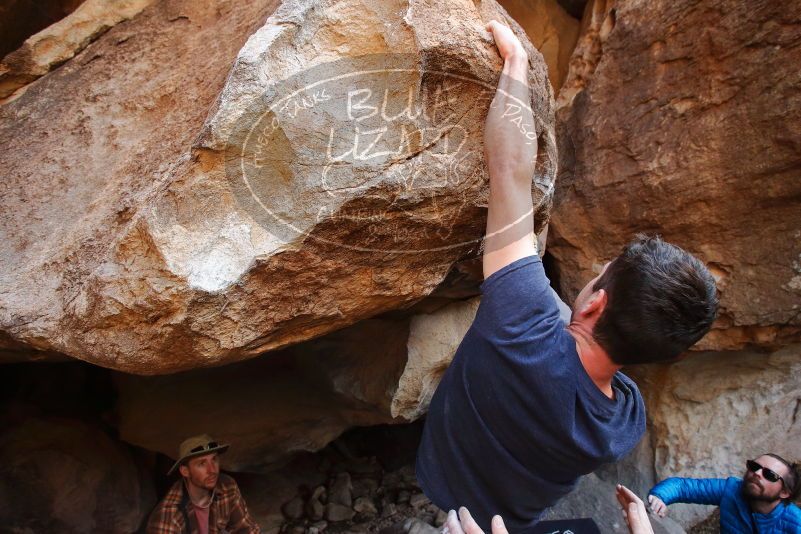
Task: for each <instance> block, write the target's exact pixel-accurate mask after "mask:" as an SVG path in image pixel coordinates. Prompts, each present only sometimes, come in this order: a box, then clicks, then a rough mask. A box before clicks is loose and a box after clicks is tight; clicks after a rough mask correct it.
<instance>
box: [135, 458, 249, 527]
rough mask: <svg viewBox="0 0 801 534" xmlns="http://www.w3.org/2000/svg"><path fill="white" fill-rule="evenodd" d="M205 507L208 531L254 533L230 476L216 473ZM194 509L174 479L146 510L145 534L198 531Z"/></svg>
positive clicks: (241, 499)
mask: <svg viewBox="0 0 801 534" xmlns="http://www.w3.org/2000/svg"><path fill="white" fill-rule="evenodd" d="M210 506H211V507H210V508H209V534H223V533H230V534H256V533H258V532H259V526H258V525H257V524H256V522H255V521H253V519H252V518H251V517H250V514H248V509H247V506H246V505H245V500H244V499H243V498H242V494H241V493H239V486H237V485H236V482H235V481H234V479H233V478H231V477H229V476H228V475H225V474H223V473H220V478H219V479H218V481H217V487H216V488H215V489H214V499H213V500H212V502H211V505H210ZM199 532H200V530H199V529H198V525H197V518H196V517H195V510H194V507H193V506H192V502H191V501H190V500H189V495H188V494H187V492H186V489H185V488H184V481H183V479H181V480H177V481H176V482H175V484H173V485H172V487H171V488H170V491H168V492H167V495H165V497H164V499H163V500H162V501H161V502H160V503H159V504H158V506H156V509H155V510H153V513H152V514H150V520H149V521H148V522H147V534H184V533H186V534H198V533H199Z"/></svg>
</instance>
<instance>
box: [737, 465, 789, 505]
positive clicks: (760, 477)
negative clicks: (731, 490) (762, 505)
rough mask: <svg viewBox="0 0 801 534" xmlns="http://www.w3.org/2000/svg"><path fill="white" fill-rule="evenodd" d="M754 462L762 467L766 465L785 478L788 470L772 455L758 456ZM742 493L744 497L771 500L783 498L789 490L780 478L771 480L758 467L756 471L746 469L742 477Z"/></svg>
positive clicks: (755, 499)
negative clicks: (774, 480)
mask: <svg viewBox="0 0 801 534" xmlns="http://www.w3.org/2000/svg"><path fill="white" fill-rule="evenodd" d="M756 462H757V463H758V464H759V465H761V466H762V467H766V468H768V469H770V470H771V471H773V472H774V473H776V474H777V475H779V476H781V477H782V478H783V479H785V480H786V479H787V475H788V474H789V470H788V468H787V466H786V465H784V464H783V463H782V462H780V461H779V460H777V459H776V458H774V457H772V456H760V457H759V458H757V459H756ZM743 481H744V483H743V493H744V494H745V496H746V498H748V499H750V500H754V501H765V502H773V501H776V500H778V499H784V498H786V497H788V496H789V492H788V491H787V490H786V488H785V487H784V483H783V482H782V481H781V480H777V481H776V482H771V481H769V480H768V479H766V478H765V476H764V473H763V472H762V470H761V469H760V470H759V471H757V472H756V473H754V472H752V471H750V470H748V469H746V471H745V476H744V477H743Z"/></svg>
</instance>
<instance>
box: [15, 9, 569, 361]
mask: <svg viewBox="0 0 801 534" xmlns="http://www.w3.org/2000/svg"><path fill="white" fill-rule="evenodd" d="M272 8H273V4H271V3H255V4H254V3H247V4H241V3H228V2H223V1H219V2H210V3H191V2H186V3H181V2H178V1H173V2H163V3H159V4H157V5H154V6H152V7H151V8H150V9H147V10H145V11H144V12H143V13H141V14H140V15H139V16H138V17H136V19H135V20H133V21H131V23H130V24H123V25H118V26H116V27H114V28H112V29H111V30H110V31H108V32H107V33H106V34H104V35H103V36H102V37H101V38H99V39H98V40H97V41H95V42H94V43H92V44H91V45H90V46H89V47H87V48H86V49H85V50H84V51H83V52H81V53H80V54H78V55H77V56H76V57H75V58H73V59H72V60H71V61H69V62H67V63H66V64H65V65H64V66H63V67H62V68H60V69H58V70H57V71H55V72H53V73H51V74H50V75H48V76H46V77H44V78H42V79H40V80H39V81H37V82H36V83H35V84H33V85H32V86H31V87H30V88H29V89H28V90H27V91H26V93H25V94H24V95H22V96H21V97H20V98H18V99H17V100H15V101H13V102H11V103H9V104H6V105H5V106H2V107H0V114H1V115H0V116H1V117H2V122H1V123H0V143H2V144H3V145H4V146H6V147H9V148H8V150H5V151H3V153H2V154H0V166H2V168H3V169H4V172H5V173H6V175H7V177H8V178H7V179H6V180H5V181H4V182H3V186H2V187H3V188H4V194H3V195H2V210H3V213H4V216H3V217H2V223H0V224H2V235H3V237H4V239H3V240H2V242H1V244H0V258H2V263H0V267H2V269H0V273H1V274H0V277H2V278H0V282H2V285H1V286H0V288H1V289H0V291H2V301H0V303H1V304H2V306H1V307H0V328H1V329H2V330H3V331H4V332H5V333H6V337H7V338H8V340H9V341H7V342H4V343H3V346H6V347H9V348H13V349H14V350H15V355H18V354H19V353H20V351H19V349H20V345H22V346H25V347H28V348H36V349H39V350H41V351H43V353H44V351H54V352H61V353H64V354H68V355H71V356H73V357H77V358H81V359H84V360H87V361H89V362H92V363H96V364H98V365H103V366H107V367H111V368H115V369H120V370H125V371H129V372H134V373H143V374H157V373H166V372H173V371H178V370H184V369H191V368H195V367H201V366H210V365H218V364H221V363H225V362H232V361H236V360H242V359H246V358H250V357H253V356H255V355H257V354H260V353H262V352H264V351H266V350H271V349H276V348H279V347H282V346H285V345H288V344H291V343H295V342H298V341H301V340H304V339H309V338H312V337H316V336H319V335H322V334H324V333H326V332H329V331H332V330H334V329H337V328H341V327H343V326H347V325H349V324H352V323H354V322H356V321H358V320H361V319H364V318H366V317H370V316H373V315H375V314H377V313H380V312H383V311H386V310H390V309H396V308H402V307H405V306H408V305H409V304H411V303H413V302H415V301H416V300H419V299H420V298H422V297H424V296H426V295H427V294H428V293H430V292H431V291H432V290H433V289H434V288H435V287H436V286H437V284H439V283H440V282H441V281H442V280H443V279H444V278H445V275H446V274H447V273H448V271H449V269H450V267H451V265H452V264H453V263H454V262H455V261H456V260H458V259H460V258H462V257H464V256H465V255H469V254H475V253H477V250H476V249H477V247H478V244H479V242H480V239H481V237H482V235H483V226H484V216H485V204H486V194H487V180H486V176H485V171H484V169H483V164H482V158H481V150H480V149H481V135H480V134H481V128H482V125H483V120H484V110H485V109H486V106H488V104H489V99H490V98H491V96H492V94H493V92H494V88H495V83H496V81H497V76H498V73H499V70H500V67H501V62H500V58H499V57H498V55H497V51H496V50H495V47H494V44H493V43H492V42H491V41H490V38H489V35H488V34H487V33H486V32H485V30H484V29H483V24H484V22H483V21H485V20H488V19H489V18H503V17H504V16H505V15H504V14H503V12H502V10H501V8H500V7H499V6H498V5H497V4H495V3H494V2H491V1H486V2H481V3H479V4H475V3H473V2H470V1H467V0H460V1H459V2H445V1H444V0H443V1H441V2H436V3H434V4H432V3H428V2H422V1H408V2H403V3H402V4H401V5H399V6H398V5H395V4H389V3H372V2H371V3H369V4H368V3H362V2H360V1H356V0H349V1H343V2H335V3H334V2H308V1H299V0H298V1H292V2H286V3H284V4H283V5H282V7H281V8H280V11H279V12H276V14H275V15H274V16H273V17H272V18H271V19H270V21H269V22H268V23H267V24H265V25H264V26H263V27H261V29H258V31H256V33H253V34H252V35H251V37H250V38H249V39H248V41H247V43H245V44H244V47H242V43H244V40H245V38H246V37H247V36H248V35H250V34H251V33H252V32H253V31H254V30H256V28H258V27H259V25H260V24H261V21H263V20H264V17H265V16H266V15H267V14H268V13H269V12H270V11H271V10H272ZM301 21H302V23H301ZM515 28H516V31H518V33H520V35H521V36H522V35H523V34H522V30H521V29H520V28H519V27H518V26H516V25H515ZM212 43H213V45H212ZM526 46H530V45H528V44H527V45H526ZM240 48H241V50H240V52H239V55H238V58H237V59H236V61H234V56H235V54H236V51H237V50H239V49H240ZM389 51H392V52H393V55H392V56H391V57H388V56H386V55H379V56H372V59H369V60H367V61H368V63H367V65H372V66H373V67H376V66H379V67H381V68H383V69H386V68H387V67H393V68H394V67H398V68H397V69H396V70H394V71H391V73H390V74H387V75H386V76H384V75H382V74H377V75H375V77H374V78H370V79H367V80H366V81H365V79H362V81H363V82H364V83H368V82H369V83H373V84H378V85H374V86H372V87H374V88H376V89H378V88H386V89H387V92H386V93H383V92H382V91H380V90H376V91H375V94H373V95H367V94H366V93H364V92H362V93H358V94H356V95H355V96H354V95H347V91H346V89H353V87H356V90H359V89H360V88H362V89H363V88H364V87H363V86H360V85H358V84H355V85H348V84H347V83H344V82H343V84H339V85H337V84H334V85H325V84H324V83H323V84H322V85H321V84H320V83H318V82H321V81H323V82H326V83H328V81H330V79H331V78H330V77H329V78H325V76H327V75H330V74H331V73H332V72H334V73H335V74H343V73H347V74H348V75H352V74H353V72H355V71H354V69H358V68H363V67H364V66H365V63H364V61H365V60H359V61H361V63H360V62H359V61H350V62H347V61H346V62H345V63H339V64H338V65H337V66H336V68H335V69H334V70H333V71H332V70H331V68H330V67H324V66H321V65H322V63H324V62H326V61H329V62H330V61H331V60H334V59H338V58H348V57H349V56H351V55H354V54H356V53H359V54H364V53H372V54H383V53H385V52H389ZM403 52H406V53H407V54H406V55H400V53H403ZM529 52H530V56H531V70H530V77H531V80H532V86H533V91H532V105H533V106H534V112H535V117H536V122H537V124H536V127H537V132H538V133H539V135H540V159H539V161H540V165H539V167H538V174H537V176H536V177H535V180H534V182H535V183H534V184H533V185H532V192H533V194H534V195H535V201H536V204H537V205H538V206H539V211H538V213H537V223H538V224H537V225H538V227H541V226H542V225H543V224H544V222H545V220H546V218H547V213H548V209H549V205H550V191H551V190H552V188H551V185H552V180H553V175H554V172H555V142H554V138H553V134H552V124H553V122H552V121H553V118H552V117H553V115H552V113H553V112H552V109H553V108H552V105H553V104H552V103H553V99H552V94H551V92H550V87H549V85H548V84H547V83H546V74H545V64H544V62H543V61H542V59H541V56H540V55H539V54H538V53H537V52H536V51H535V50H533V49H531V48H529ZM376 58H378V59H376ZM369 61H372V63H369ZM409 61H411V67H410V64H409ZM376 62H377V63H376ZM232 64H234V67H233V70H231V72H230V75H229V76H228V79H227V82H226V83H225V85H224V86H223V81H224V79H225V76H226V73H227V71H228V68H229V67H230V66H231V65H232ZM399 66H400V67H404V68H400V67H399ZM326 69H328V70H326ZM339 69H345V70H339ZM348 69H350V70H348ZM368 70H369V69H368ZM373 70H375V69H373ZM455 73H459V74H458V75H459V76H461V78H455V79H453V80H452V79H450V78H449V77H452V76H451V75H452V74H455ZM371 75H372V74H371ZM320 76H323V78H322V79H321V78H320ZM314 84H317V85H314ZM323 86H324V87H323ZM304 87H305V88H306V89H305V90H306V91H307V92H306V93H302V91H301V92H294V93H293V92H292V91H290V89H292V90H297V89H298V88H300V89H303V88H304ZM315 88H317V89H319V91H318V92H317V97H318V98H319V100H317V101H315V100H314V92H313V91H312V92H311V93H309V91H310V90H311V89H315ZM326 88H328V90H329V92H328V93H325V92H323V91H322V89H326ZM390 88H391V89H392V90H391V91H389V89H390ZM220 89H222V92H221V94H220V96H219V98H218V99H217V101H216V103H214V104H213V105H212V103H213V101H214V95H215V94H216V93H217V91H219V90H220ZM409 90H411V92H410V91H409ZM336 91H340V93H336ZM342 91H344V93H343V92H342ZM335 93H336V95H335ZM301 94H303V95H304V96H305V97H306V100H303V99H301V98H299V97H298V95H301ZM384 94H386V95H387V96H386V102H387V106H386V107H383V108H382V107H381V104H379V102H381V100H382V98H383V96H384ZM281 95H288V96H286V97H285V98H284V99H283V100H281V98H282V97H281ZM410 95H411V98H412V100H415V101H417V102H422V103H423V111H427V112H428V114H421V113H418V112H416V111H415V110H418V109H419V105H416V104H414V103H412V104H411V106H410V107H409V109H408V110H406V111H404V110H405V109H406V106H407V105H409V98H410ZM326 96H337V97H341V98H339V99H337V98H330V99H328V100H327V99H326ZM367 96H372V98H373V99H372V100H369V101H368V100H367V99H366V98H367ZM351 97H353V98H351ZM354 98H355V99H356V100H353V99H354ZM343 99H345V100H343ZM346 100H347V102H350V103H351V104H354V105H353V106H351V107H348V106H346V105H345V104H343V102H345V101H346ZM42 102H49V103H50V105H49V106H43V105H42ZM347 102H345V103H347ZM354 102H355V103H354ZM270 103H273V104H276V103H282V105H283V103H289V104H290V106H289V107H281V108H276V109H274V110H272V111H271V110H270V109H269V104H270ZM370 106H372V107H370ZM482 106H484V107H482ZM379 109H381V110H382V111H381V114H378V110H379ZM371 110H372V111H374V112H375V113H374V114H373V115H371ZM207 113H208V117H207V120H206V124H205V127H203V128H202V129H201V123H202V121H203V118H204V117H205V116H206V115H207ZM271 113H272V114H271ZM354 113H355V115H353V114H354ZM348 114H351V115H348ZM367 115H371V116H375V117H376V118H375V119H373V120H376V121H381V120H384V121H385V122H387V123H388V124H389V126H391V127H392V128H394V130H392V132H394V134H396V137H394V138H392V135H389V138H392V139H391V140H393V142H394V143H395V144H396V148H397V145H398V143H399V138H400V147H399V148H397V150H396V151H395V152H391V151H389V152H388V151H386V150H384V151H383V154H378V155H376V153H372V152H371V153H370V154H366V152H365V151H366V150H368V149H369V148H372V149H375V150H378V152H382V151H381V150H380V147H379V148H376V143H377V141H376V140H375V138H373V139H372V140H371V141H369V142H368V141H367V139H362V145H361V148H362V149H360V150H356V149H355V148H354V149H353V150H352V151H350V152H348V146H351V145H353V144H354V143H355V141H354V138H355V137H357V136H358V135H360V134H361V135H366V134H365V133H364V132H365V131H367V130H368V129H370V128H375V127H376V124H373V123H371V121H370V120H367V119H369V117H367ZM350 116H353V119H352V120H351V119H348V120H345V119H347V118H348V117H350ZM343 117H344V118H343ZM410 117H414V119H412V118H410ZM437 117H439V119H437ZM272 119H277V122H274V121H272ZM357 119H358V120H357ZM362 119H364V120H362ZM254 121H255V122H254ZM258 121H264V122H262V123H259V122H258ZM343 121H344V122H343ZM421 121H423V123H422V124H421ZM425 121H428V122H425ZM272 125H277V127H276V128H275V129H264V127H263V126H272ZM378 125H379V126H380V124H378ZM252 126H253V127H255V126H259V128H255V129H253V128H251V127H252ZM385 126H386V125H385ZM359 128H362V129H361V130H360V129H359ZM404 128H405V129H404ZM253 131H255V132H256V134H255V135H252V136H251V137H248V135H250V134H251V133H252V132H253ZM373 131H374V130H373ZM21 132H25V135H24V136H21V135H20V133H21ZM415 132H417V133H415ZM424 134H425V135H427V136H428V137H425V138H424ZM193 139H195V143H194V145H193V146H194V148H193V149H191V150H190V144H191V143H192V140H193ZM248 142H254V143H255V145H248V144H247V143H248ZM327 148H332V150H333V151H332V152H331V153H329V152H326V149H327ZM457 148H458V150H457ZM343 153H344V156H343ZM332 154H333V155H335V156H336V157H329V156H331V155H332ZM348 154H350V156H348ZM373 156H375V158H374V157H373ZM321 157H322V158H323V159H321ZM237 158H239V159H237ZM325 158H328V159H325ZM393 158H395V159H393ZM226 164H228V166H229V168H227V169H226ZM248 166H250V167H248ZM242 168H245V169H246V172H244V173H242V174H241V176H239V175H237V172H239V171H238V169H242ZM226 171H227V172H226ZM249 172H250V173H255V174H251V175H248V173H249ZM326 180H327V181H326ZM12 214H13V216H12Z"/></svg>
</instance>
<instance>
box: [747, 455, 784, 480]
mask: <svg viewBox="0 0 801 534" xmlns="http://www.w3.org/2000/svg"><path fill="white" fill-rule="evenodd" d="M745 466H746V467H747V468H748V470H749V471H751V472H752V473H756V472H757V471H759V470H760V469H761V470H762V476H763V477H765V480H767V481H768V482H778V481H779V480H781V481H782V484H785V485H786V484H787V483H786V482H785V481H784V479H783V478H782V477H781V475H779V473H777V472H776V471H774V470H772V469H768V468H767V467H762V466H761V465H759V464H758V463H756V462H755V461H754V460H746V461H745Z"/></svg>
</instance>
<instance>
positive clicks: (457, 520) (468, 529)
mask: <svg viewBox="0 0 801 534" xmlns="http://www.w3.org/2000/svg"><path fill="white" fill-rule="evenodd" d="M491 526H492V534H509V532H508V531H507V530H506V526H505V525H504V524H503V519H501V516H499V515H496V516H495V517H493V518H492V525H491ZM442 532H443V534H484V531H483V530H481V527H480V526H478V523H476V521H475V519H473V516H471V515H470V512H468V511H467V508H465V507H464V506H462V507H461V508H459V515H458V516H457V515H456V512H454V511H453V510H451V511H450V512H448V520H447V521H445V528H444V529H442Z"/></svg>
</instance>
